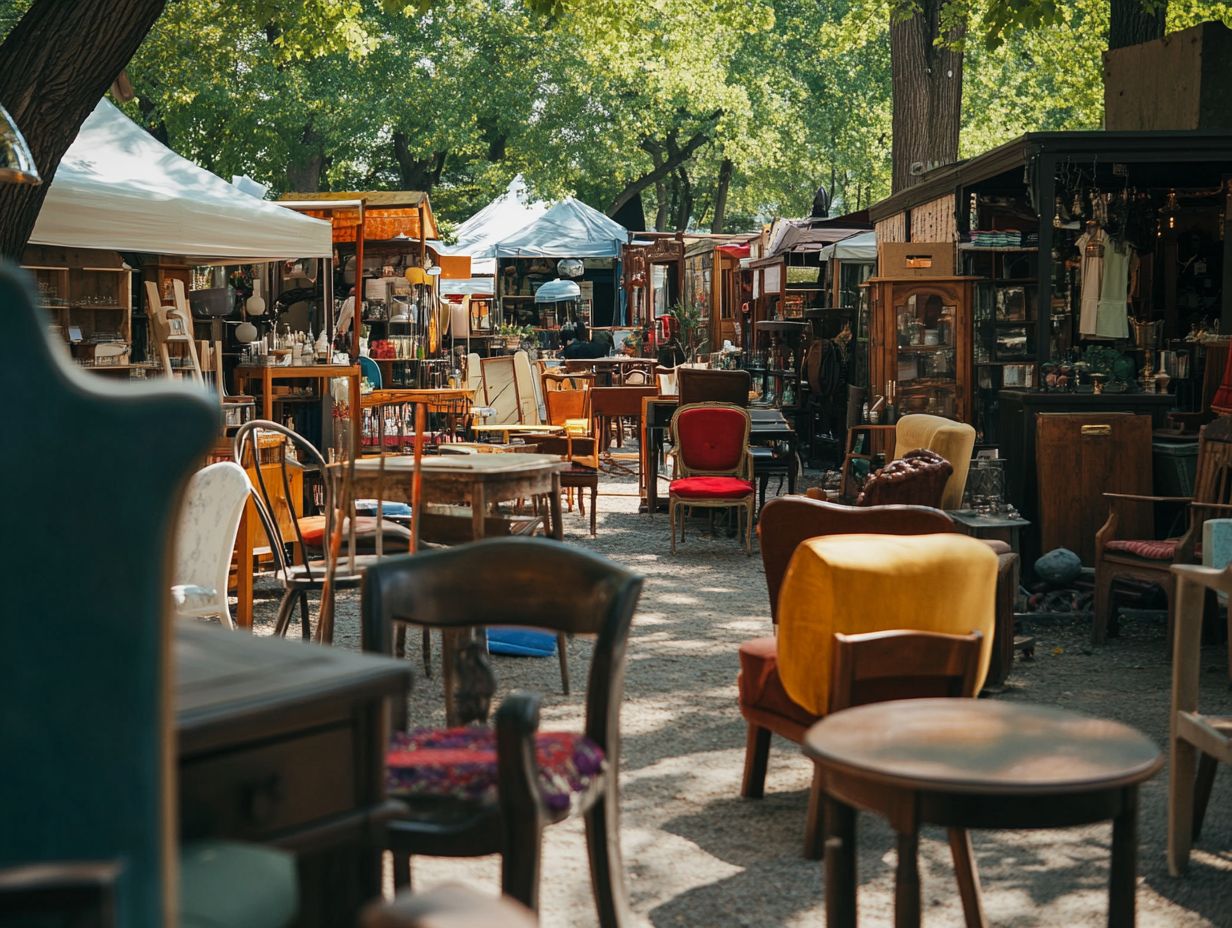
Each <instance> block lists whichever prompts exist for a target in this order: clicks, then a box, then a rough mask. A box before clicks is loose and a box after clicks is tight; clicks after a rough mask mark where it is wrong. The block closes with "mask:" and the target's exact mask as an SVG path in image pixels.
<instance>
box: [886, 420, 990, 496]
mask: <svg viewBox="0 0 1232 928" xmlns="http://www.w3.org/2000/svg"><path fill="white" fill-rule="evenodd" d="M916 448H926V449H928V450H929V451H935V452H936V453H937V454H939V455H941V456H942V457H943V458H945V459H946V460H947V461H949V462H950V465H951V466H952V467H953V468H954V473H953V474H952V475H951V476H950V479H949V480H948V481H947V482H946V485H945V492H944V493H943V494H942V496H941V505H940V506H939V507H938V508H940V509H958V508H960V507H961V506H962V497H963V489H964V488H965V487H966V486H967V470H968V468H969V467H970V466H971V453H972V451H973V450H974V448H975V429H974V428H973V427H971V426H970V425H967V424H966V423H965V422H955V421H954V420H953V419H946V418H943V417H941V416H929V415H922V414H913V415H909V416H903V417H902V418H901V419H899V420H898V424H897V425H896V426H895V427H894V449H895V456H896V457H902V456H904V455H905V454H906V453H907V452H908V451H914V450H915V449H916Z"/></svg>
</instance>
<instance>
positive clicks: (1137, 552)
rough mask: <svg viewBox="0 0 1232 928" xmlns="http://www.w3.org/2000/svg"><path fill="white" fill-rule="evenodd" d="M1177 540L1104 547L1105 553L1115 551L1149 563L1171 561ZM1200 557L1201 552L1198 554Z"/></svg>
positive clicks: (1129, 541)
mask: <svg viewBox="0 0 1232 928" xmlns="http://www.w3.org/2000/svg"><path fill="white" fill-rule="evenodd" d="M1180 541H1181V540H1180V539H1179V538H1165V539H1163V540H1162V541H1141V540H1140V541H1131V540H1118V541H1110V542H1108V543H1107V544H1105V545H1104V550H1105V551H1115V552H1117V553H1118V554H1132V555H1133V556H1134V557H1141V558H1146V559H1147V560H1149V561H1171V560H1172V558H1173V557H1174V556H1175V555H1176V546H1177V545H1178V544H1180ZM1198 555H1199V556H1201V552H1198Z"/></svg>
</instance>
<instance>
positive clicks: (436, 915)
mask: <svg viewBox="0 0 1232 928" xmlns="http://www.w3.org/2000/svg"><path fill="white" fill-rule="evenodd" d="M537 924H538V921H537V919H536V918H535V916H534V915H533V914H532V913H531V912H530V910H529V909H527V908H526V907H525V906H523V905H521V904H520V903H518V902H515V901H514V900H513V899H510V898H508V897H504V898H501V899H494V898H493V897H492V896H490V895H486V894H484V893H478V892H475V891H474V890H472V889H470V888H468V887H466V886H462V885H459V884H456V883H453V884H450V883H447V884H445V885H444V886H437V887H435V888H434V889H432V890H431V891H429V892H426V893H414V894H411V893H399V894H398V896H397V897H396V898H395V899H394V901H393V902H391V903H383V902H378V903H375V904H373V905H370V906H368V907H367V908H366V909H364V912H363V915H362V916H361V918H360V928H476V926H479V925H490V926H497V925H499V926H501V928H535V925H537Z"/></svg>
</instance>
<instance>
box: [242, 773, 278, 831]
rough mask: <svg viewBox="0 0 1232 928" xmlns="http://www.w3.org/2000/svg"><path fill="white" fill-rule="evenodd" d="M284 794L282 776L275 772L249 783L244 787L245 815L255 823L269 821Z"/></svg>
mask: <svg viewBox="0 0 1232 928" xmlns="http://www.w3.org/2000/svg"><path fill="white" fill-rule="evenodd" d="M285 794H286V790H285V789H284V788H283V784H282V777H280V776H278V775H277V774H275V775H273V776H269V777H266V778H265V779H263V780H259V781H257V782H255V783H249V784H248V786H246V787H245V789H244V814H245V816H246V817H247V818H248V820H249V821H250V822H252V823H253V824H255V825H260V824H262V823H264V822H267V821H269V819H270V818H271V817H272V816H273V814H274V812H275V810H276V809H277V808H278V806H279V804H280V803H281V802H282V800H283V798H284V797H285Z"/></svg>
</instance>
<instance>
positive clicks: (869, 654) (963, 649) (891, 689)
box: [830, 630, 984, 712]
mask: <svg viewBox="0 0 1232 928" xmlns="http://www.w3.org/2000/svg"><path fill="white" fill-rule="evenodd" d="M983 638H984V636H983V635H981V634H980V633H979V632H972V633H971V634H969V635H943V634H941V633H939V632H916V631H903V630H895V631H888V632H866V633H864V634H861V635H844V634H841V633H836V634H835V636H834V655H833V662H832V665H831V666H832V668H833V669H832V670H831V673H830V711H831V712H838V711H839V710H840V709H849V708H851V707H852V706H863V705H865V704H867V703H870V702H888V701H890V700H892V699H930V698H933V697H937V696H974V695H975V680H976V675H977V674H978V672H979V669H980V649H981V645H982V642H983Z"/></svg>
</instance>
